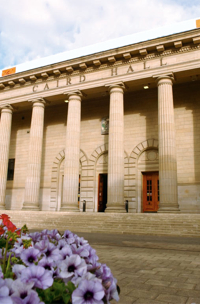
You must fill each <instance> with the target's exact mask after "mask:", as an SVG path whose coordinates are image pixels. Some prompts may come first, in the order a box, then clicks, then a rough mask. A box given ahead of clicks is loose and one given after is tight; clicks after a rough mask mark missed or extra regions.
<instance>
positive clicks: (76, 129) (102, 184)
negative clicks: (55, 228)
mask: <svg viewBox="0 0 200 304" xmlns="http://www.w3.org/2000/svg"><path fill="white" fill-rule="evenodd" d="M0 107H1V121H0V208H1V209H16V210H17V209H22V210H50V211H66V212H68V211H70V212H73V211H80V210H82V208H83V202H84V201H86V212H104V211H105V212H125V201H126V200H128V202H129V210H128V211H129V212H138V213H140V212H182V213H191V212H194V213H200V29H194V30H190V31H187V32H182V33H178V34H173V35H170V36H167V37H161V38H156V39H152V40H148V41H144V42H140V43H135V44H132V45H128V46H124V47H120V48H117V49H111V50H108V51H103V52H100V53H95V54H92V55H87V56H84V57H79V58H75V59H70V60H67V61H63V62H60V63H55V64H52V65H48V66H44V67H40V68H35V69H32V70H28V71H25V72H17V73H14V74H11V75H6V76H4V77H1V78H0Z"/></svg>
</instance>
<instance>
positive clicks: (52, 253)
mask: <svg viewBox="0 0 200 304" xmlns="http://www.w3.org/2000/svg"><path fill="white" fill-rule="evenodd" d="M43 253H44V254H45V256H46V258H47V259H48V260H49V261H50V262H51V261H57V260H60V259H61V257H60V254H59V249H58V248H57V247H56V246H55V245H54V244H52V243H50V242H49V243H48V245H47V247H46V248H45V250H44V251H43Z"/></svg>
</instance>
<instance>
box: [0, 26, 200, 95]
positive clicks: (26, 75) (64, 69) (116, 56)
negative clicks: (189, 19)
mask: <svg viewBox="0 0 200 304" xmlns="http://www.w3.org/2000/svg"><path fill="white" fill-rule="evenodd" d="M199 49H200V29H195V30H192V31H188V32H182V33H178V34H173V35H169V36H165V37H161V38H156V39H152V40H148V41H144V42H140V43H136V44H131V45H128V46H123V47H119V48H115V49H111V50H108V51H104V52H99V53H95V54H93V55H87V56H83V57H79V58H75V59H71V60H67V61H63V62H60V63H55V64H52V65H47V66H44V67H40V68H37V69H33V70H29V71H25V72H20V73H16V74H12V75H8V76H5V77H1V78H0V90H4V89H5V87H7V89H12V88H14V87H16V86H18V87H23V86H25V85H32V84H34V82H36V81H43V80H51V79H56V78H57V79H59V78H62V77H66V76H68V75H69V76H70V75H72V76H73V75H76V74H81V73H91V72H95V71H97V70H101V69H102V70H103V69H106V68H110V67H115V66H119V65H123V64H127V63H133V62H136V61H145V60H151V59H154V58H157V57H166V56H172V55H174V54H180V53H185V52H191V51H195V50H199Z"/></svg>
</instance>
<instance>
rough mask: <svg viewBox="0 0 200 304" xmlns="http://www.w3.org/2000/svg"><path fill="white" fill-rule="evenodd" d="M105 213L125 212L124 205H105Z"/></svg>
mask: <svg viewBox="0 0 200 304" xmlns="http://www.w3.org/2000/svg"><path fill="white" fill-rule="evenodd" d="M105 213H126V210H125V207H124V208H123V207H121V206H119V207H115V206H112V207H107V208H106V209H105Z"/></svg>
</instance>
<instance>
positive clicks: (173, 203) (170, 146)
mask: <svg viewBox="0 0 200 304" xmlns="http://www.w3.org/2000/svg"><path fill="white" fill-rule="evenodd" d="M157 84H158V133H159V135H158V136H159V186H160V203H159V210H158V212H177V211H179V205H178V193H177V160H176V140H175V124H174V106H173V91H172V85H173V79H172V78H171V77H169V76H164V77H159V78H158V79H157Z"/></svg>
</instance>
